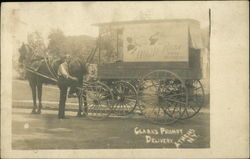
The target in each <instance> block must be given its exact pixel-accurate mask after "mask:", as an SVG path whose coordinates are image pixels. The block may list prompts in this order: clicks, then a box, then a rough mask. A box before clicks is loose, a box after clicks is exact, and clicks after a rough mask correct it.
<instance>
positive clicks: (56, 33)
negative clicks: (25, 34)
mask: <svg viewBox="0 0 250 159" xmlns="http://www.w3.org/2000/svg"><path fill="white" fill-rule="evenodd" d="M48 38H49V45H48V52H49V54H50V55H51V56H54V57H61V56H64V55H65V54H69V55H71V56H72V57H76V58H81V59H83V60H85V59H86V58H87V56H88V54H89V53H90V50H91V49H92V48H94V45H95V38H93V37H90V36H87V35H78V36H65V35H64V33H63V32H62V31H61V30H60V29H52V30H51V32H50V34H49V36H48Z"/></svg>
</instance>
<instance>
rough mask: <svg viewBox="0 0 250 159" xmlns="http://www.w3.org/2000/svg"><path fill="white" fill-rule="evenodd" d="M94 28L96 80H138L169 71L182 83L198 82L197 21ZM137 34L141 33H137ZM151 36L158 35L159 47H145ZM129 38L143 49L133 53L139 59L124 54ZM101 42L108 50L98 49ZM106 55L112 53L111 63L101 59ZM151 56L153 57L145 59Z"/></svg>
mask: <svg viewBox="0 0 250 159" xmlns="http://www.w3.org/2000/svg"><path fill="white" fill-rule="evenodd" d="M96 25H97V26H99V34H100V43H99V45H100V46H99V48H100V50H99V52H98V53H99V55H98V56H99V60H98V61H99V64H98V65H97V78H98V79H138V78H140V77H141V76H143V75H144V74H146V73H148V72H150V71H153V70H162V69H167V70H169V71H172V72H174V73H176V74H178V75H179V76H180V77H181V78H182V79H201V78H202V70H201V64H200V49H202V48H203V44H202V39H201V33H200V24H199V22H198V21H196V20H192V19H172V20H144V21H126V22H113V23H102V24H96ZM138 30H142V31H141V32H139V33H138ZM155 33H156V34H158V37H156V38H158V39H161V40H159V43H160V44H159V45H150V46H149V44H146V43H147V41H148V39H150V38H152V35H153V36H154V35H155ZM105 36H106V37H105ZM107 36H109V38H107ZM131 37H132V38H134V41H136V43H139V44H138V46H139V45H140V46H141V48H142V47H144V48H146V49H141V50H140V49H137V53H139V54H141V55H142V57H141V58H139V59H138V54H137V55H136V53H134V54H130V53H129V51H128V50H127V48H128V47H129V43H128V42H127V40H128V38H131ZM105 40H106V43H107V40H108V43H109V45H108V46H109V50H106V51H102V50H105V48H104V47H103V46H102V45H103V41H105ZM112 45H113V46H112ZM110 47H111V48H112V47H113V49H110ZM126 47H127V48H126ZM159 48H164V49H165V50H164V49H159ZM108 51H109V52H113V57H116V58H115V60H113V61H112V60H105V59H103V58H102V56H104V55H105V52H108ZM161 51H162V52H161ZM154 52H156V53H154ZM173 53H174V54H173ZM151 54H155V55H154V56H152V57H150V58H148V56H151ZM164 54H165V55H164ZM172 55H173V56H172Z"/></svg>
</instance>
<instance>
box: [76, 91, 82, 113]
mask: <svg viewBox="0 0 250 159" xmlns="http://www.w3.org/2000/svg"><path fill="white" fill-rule="evenodd" d="M78 102H79V109H78V112H77V116H81V115H82V104H83V103H82V94H81V93H79V94H78Z"/></svg>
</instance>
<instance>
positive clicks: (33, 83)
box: [29, 80, 37, 114]
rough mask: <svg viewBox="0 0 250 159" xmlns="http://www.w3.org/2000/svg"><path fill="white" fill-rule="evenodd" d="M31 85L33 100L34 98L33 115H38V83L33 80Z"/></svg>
mask: <svg viewBox="0 0 250 159" xmlns="http://www.w3.org/2000/svg"><path fill="white" fill-rule="evenodd" d="M29 83H30V88H31V91H32V98H33V108H32V112H31V113H32V114H35V113H36V109H37V105H36V82H35V81H33V80H31V81H29Z"/></svg>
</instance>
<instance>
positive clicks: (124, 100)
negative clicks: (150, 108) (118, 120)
mask: <svg viewBox="0 0 250 159" xmlns="http://www.w3.org/2000/svg"><path fill="white" fill-rule="evenodd" d="M112 85H113V86H112V90H113V95H114V104H113V109H114V113H115V114H118V115H123V116H124V115H128V114H130V113H132V112H133V111H134V109H135V107H136V105H137V92H136V89H135V87H134V86H133V85H132V84H130V83H129V82H126V81H116V82H113V84H112Z"/></svg>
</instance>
